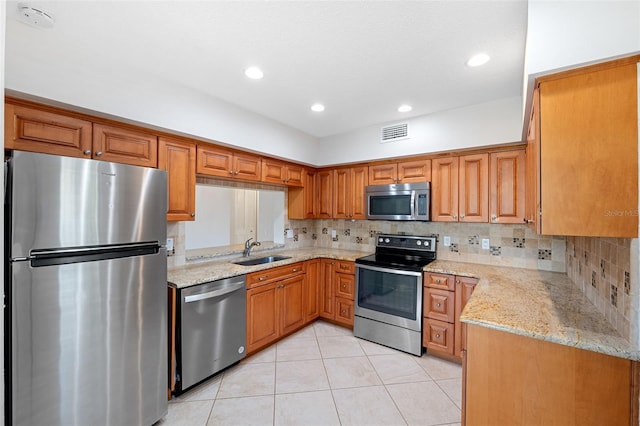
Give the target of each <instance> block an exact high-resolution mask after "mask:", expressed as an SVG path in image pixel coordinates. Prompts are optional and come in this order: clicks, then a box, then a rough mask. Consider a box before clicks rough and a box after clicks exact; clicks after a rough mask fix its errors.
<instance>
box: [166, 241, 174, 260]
mask: <svg viewBox="0 0 640 426" xmlns="http://www.w3.org/2000/svg"><path fill="white" fill-rule="evenodd" d="M172 254H175V250H174V248H173V238H167V255H168V256H171V255H172Z"/></svg>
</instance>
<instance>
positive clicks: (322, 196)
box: [315, 170, 333, 219]
mask: <svg viewBox="0 0 640 426" xmlns="http://www.w3.org/2000/svg"><path fill="white" fill-rule="evenodd" d="M315 186H316V188H315V189H316V200H317V202H318V214H317V216H316V217H317V218H318V219H331V218H332V217H333V170H320V171H319V172H317V173H316V179H315Z"/></svg>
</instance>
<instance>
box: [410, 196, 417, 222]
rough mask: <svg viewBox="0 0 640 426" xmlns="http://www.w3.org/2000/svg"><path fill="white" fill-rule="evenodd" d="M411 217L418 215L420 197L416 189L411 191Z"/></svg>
mask: <svg viewBox="0 0 640 426" xmlns="http://www.w3.org/2000/svg"><path fill="white" fill-rule="evenodd" d="M411 217H414V218H417V217H418V197H416V191H411Z"/></svg>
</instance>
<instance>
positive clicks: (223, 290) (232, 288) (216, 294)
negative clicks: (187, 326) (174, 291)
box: [184, 282, 246, 303]
mask: <svg viewBox="0 0 640 426" xmlns="http://www.w3.org/2000/svg"><path fill="white" fill-rule="evenodd" d="M245 286H246V284H245V283H244V282H241V283H235V284H233V285H231V286H229V287H226V288H221V289H219V290H213V291H208V292H206V293H200V294H193V295H191V296H185V298H184V302H185V303H191V302H197V301H199V300H205V299H214V298H216V297H221V296H224V295H225V294H229V293H233V292H234V291H238V290H241V289H243V288H244V287H245Z"/></svg>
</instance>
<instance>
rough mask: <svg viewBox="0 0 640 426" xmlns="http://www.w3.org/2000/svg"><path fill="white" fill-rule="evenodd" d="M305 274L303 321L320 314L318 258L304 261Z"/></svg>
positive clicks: (313, 318)
mask: <svg viewBox="0 0 640 426" xmlns="http://www.w3.org/2000/svg"><path fill="white" fill-rule="evenodd" d="M306 267H307V274H306V275H305V278H306V281H307V282H306V285H305V296H304V297H305V300H306V308H305V309H306V310H305V314H304V315H305V318H304V321H305V323H308V322H311V321H313V320H315V319H316V318H318V317H319V316H320V259H313V260H308V261H307V262H306Z"/></svg>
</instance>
